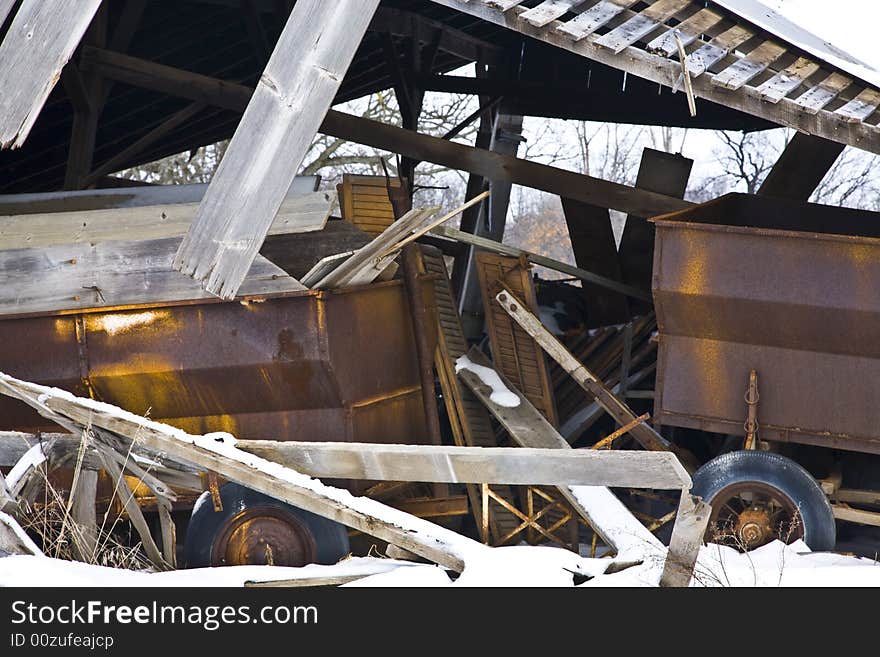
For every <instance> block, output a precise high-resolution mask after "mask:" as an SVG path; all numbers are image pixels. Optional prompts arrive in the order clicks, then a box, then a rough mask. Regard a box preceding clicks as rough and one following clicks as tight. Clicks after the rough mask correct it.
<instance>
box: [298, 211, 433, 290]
mask: <svg viewBox="0 0 880 657" xmlns="http://www.w3.org/2000/svg"><path fill="white" fill-rule="evenodd" d="M436 211H437V208H414V209H412V210H410V211H409V212H407V213H406V214H405V215H403V216H402V217H401V218H400V219H398V220H397V221H395V222H394V223H393V224H391V225H390V226H389V227H388V228H386V229H385V230H384V231H382V233H381V234H380V235H379V237H377V238H375V239H374V240H373V241H371V242H370V243H369V244H367V245H365V246H364V247H362V248H360V249H358V250H357V251H355V252H354V253H353V254H352V255H351V256H350V257H349V258H348V259H347V260H345V261H344V262H342V263H341V264H340V265H339V266H338V267H336V268H335V269H333V271H331V272H330V273H329V274H327V275H325V276H324V277H323V278H322V279H321V280H319V281H318V282H317V283H315V284H314V285H312V288H313V289H318V290H326V289H331V288H340V287H348V286H350V285H352V284H353V283H352V281H353V280H364V279H365V278H367V277H369V276H372V277H373V278H375V277H376V276H378V275H379V274H380V273H381V271H382V269H384V268H385V267H386V266H387V265H388V262H389V260H388V256H389V254H390V255H391V256H392V257H393V254H394V247H395V245H397V244H399V243H400V242H401V241H402V240H403V239H404V237H405V236H406V235H407V234H408V233H409V232H411V231H413V230H416V229H418V228H419V227H421V226H422V225H423V224H424V223H425V221H427V219H428V218H429V217H430V216H431V215H433V214H434V212H436ZM367 282H369V281H367Z"/></svg>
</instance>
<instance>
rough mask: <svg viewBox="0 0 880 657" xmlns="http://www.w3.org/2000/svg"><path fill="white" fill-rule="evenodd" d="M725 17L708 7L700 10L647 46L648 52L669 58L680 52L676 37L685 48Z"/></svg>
mask: <svg viewBox="0 0 880 657" xmlns="http://www.w3.org/2000/svg"><path fill="white" fill-rule="evenodd" d="M722 20H724V16H722V15H721V14H719V13H718V12H716V11H712V10H711V9H709V8H708V7H704V8H703V9H700V11H698V12H697V13H696V14H694V15H693V16H691V17H690V18H686V19H685V20H683V21H682V22H681V23H679V24H678V25H676V26H675V27H673V28H671V29H669V30H667V31H666V32H664V33H663V34H661V35H660V36H658V37H657V38H656V39H654V40H653V41H651V42H650V43H649V44H648V45H647V50H648V52H656V53H662V54H664V55H666V56H667V57H671V56H672V55H674V54H676V53H677V52H678V44H677V43H676V42H675V35H676V34H678V38H679V39H680V40H681V43H682V45H684V46H685V47H687V46H689V45H690V44H692V43H693V42H694V41H696V40H697V39H698V38H699V37H700V35H701V34H702V33H703V32H706V31H707V30H711V29H712V28H713V27H715V26H716V25H718V23H720V22H721V21H722Z"/></svg>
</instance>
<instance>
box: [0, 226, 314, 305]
mask: <svg viewBox="0 0 880 657" xmlns="http://www.w3.org/2000/svg"><path fill="white" fill-rule="evenodd" d="M178 244H180V238H177V237H174V238H168V239H161V240H141V241H138V242H117V241H112V242H100V243H97V244H94V245H92V244H90V243H84V244H71V245H65V246H51V247H46V248H39V249H13V250H9V251H0V270H2V271H4V272H7V273H5V274H4V285H3V286H2V288H0V316H12V315H24V314H31V313H40V312H58V311H64V310H77V309H86V308H112V307H119V306H130V305H144V304H156V303H175V302H182V301H193V300H201V299H214V298H215V297H213V295H211V294H210V293H208V292H206V291H205V290H204V289H203V288H202V287H201V286H200V285H199V284H198V283H196V282H195V281H193V280H192V279H191V278H189V277H187V276H184V275H183V274H181V273H180V272H177V271H174V270H173V269H172V268H171V260H172V259H173V257H174V253H175V251H176V249H177V246H178ZM302 290H305V287H304V286H303V285H301V284H300V283H299V282H298V281H297V280H296V279H294V278H292V277H290V276H288V275H287V274H286V273H285V272H284V271H283V270H282V269H280V268H279V267H277V266H275V265H273V264H272V263H271V262H269V261H268V260H266V259H265V258H263V257H262V256H259V257H258V258H257V259H256V260H255V261H254V264H253V266H252V267H251V271H250V272H249V274H248V277H247V278H246V280H245V282H244V284H243V285H242V286H241V287H240V289H239V295H240V297H247V296H258V295H265V294H276V293H284V292H298V291H302Z"/></svg>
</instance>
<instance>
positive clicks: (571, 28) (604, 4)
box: [557, 0, 639, 41]
mask: <svg viewBox="0 0 880 657" xmlns="http://www.w3.org/2000/svg"><path fill="white" fill-rule="evenodd" d="M638 1H639V0H601V2H599V4H596V5H593V6H592V7H590V8H589V9H587V10H586V11H585V12H583V13H581V14H580V15H579V16H578V17H577V18H573V19H571V20H570V21H568V22H567V23H563V24H562V25H560V26H559V27H558V28H557V29H558V30H559V31H560V32H562V33H563V34H567V35H568V36H570V37H571V38H572V39H574V40H575V41H580V40H581V39H584V38H586V37H588V36H590V35H591V34H592V33H593V32H595V31H596V30H598V29H599V28H600V27H602V26H603V25H606V24H607V23H608V22H610V21H611V20H612V19H613V18H614V17H615V16H617V15H618V14H620V13H621V12H622V11H623V10H625V9H629V8H630V7H632V6H633V5H634V4H636V2H638Z"/></svg>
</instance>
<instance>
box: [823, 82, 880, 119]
mask: <svg viewBox="0 0 880 657" xmlns="http://www.w3.org/2000/svg"><path fill="white" fill-rule="evenodd" d="M878 106H880V91H877V90H876V89H871V88H868V89H863V90H862V91H861V92H859V94H858V95H857V96H856V97H855V98H853V99H852V100H851V101H849V102H848V103H846V104H845V105H844V106H843V107H839V108H838V109H837V110H836V111H835V112H834V113H835V114H837V115H838V116H842V117H844V118H845V119H846V120H847V121H848V122H850V123H858V122H859V121H864V120H865V119H867V118H868V117H869V116H871V115H872V114H873V113H874V112H875V111H876V109H877V107H878Z"/></svg>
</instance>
